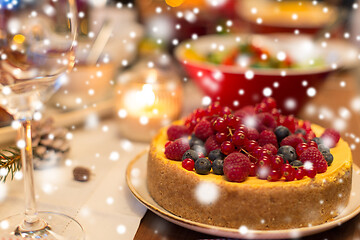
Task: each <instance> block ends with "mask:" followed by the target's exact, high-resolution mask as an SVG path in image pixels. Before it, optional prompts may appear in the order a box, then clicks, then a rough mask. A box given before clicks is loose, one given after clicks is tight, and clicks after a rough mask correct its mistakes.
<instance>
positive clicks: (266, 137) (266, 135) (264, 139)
mask: <svg viewBox="0 0 360 240" xmlns="http://www.w3.org/2000/svg"><path fill="white" fill-rule="evenodd" d="M258 143H259V145H260V146H264V145H265V144H268V143H270V144H272V145H274V146H278V143H277V139H276V135H275V133H274V132H273V131H271V130H264V131H262V132H261V133H260V136H259V139H258Z"/></svg>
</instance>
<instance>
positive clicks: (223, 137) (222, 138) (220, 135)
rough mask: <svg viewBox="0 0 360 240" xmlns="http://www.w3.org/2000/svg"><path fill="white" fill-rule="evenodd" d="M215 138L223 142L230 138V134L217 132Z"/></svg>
mask: <svg viewBox="0 0 360 240" xmlns="http://www.w3.org/2000/svg"><path fill="white" fill-rule="evenodd" d="M215 140H216V141H217V142H218V143H220V144H221V143H223V142H225V141H226V140H228V136H227V134H226V133H223V132H218V133H217V134H215Z"/></svg>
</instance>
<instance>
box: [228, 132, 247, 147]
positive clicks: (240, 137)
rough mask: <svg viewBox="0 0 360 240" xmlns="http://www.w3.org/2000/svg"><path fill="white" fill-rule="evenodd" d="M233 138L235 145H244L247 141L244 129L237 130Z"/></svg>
mask: <svg viewBox="0 0 360 240" xmlns="http://www.w3.org/2000/svg"><path fill="white" fill-rule="evenodd" d="M231 140H232V142H233V144H235V146H239V147H241V146H244V145H245V143H246V140H247V138H246V134H245V132H243V131H235V133H234V135H233V136H232V137H231Z"/></svg>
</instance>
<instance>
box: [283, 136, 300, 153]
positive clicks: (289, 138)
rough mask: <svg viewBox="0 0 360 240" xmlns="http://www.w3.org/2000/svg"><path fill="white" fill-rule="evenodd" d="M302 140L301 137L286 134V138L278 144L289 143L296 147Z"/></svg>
mask: <svg viewBox="0 0 360 240" xmlns="http://www.w3.org/2000/svg"><path fill="white" fill-rule="evenodd" d="M303 142H304V141H303V140H302V138H301V137H299V136H297V135H295V134H293V135H290V136H287V137H286V138H284V139H283V140H281V142H280V146H285V145H290V146H292V147H293V148H295V149H296V147H297V145H298V144H300V143H303Z"/></svg>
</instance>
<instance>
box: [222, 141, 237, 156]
mask: <svg viewBox="0 0 360 240" xmlns="http://www.w3.org/2000/svg"><path fill="white" fill-rule="evenodd" d="M220 148H221V152H222V153H223V154H225V155H229V154H230V153H232V152H234V151H235V146H234V144H233V143H232V142H230V141H225V142H223V143H222V144H221V146H220Z"/></svg>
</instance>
